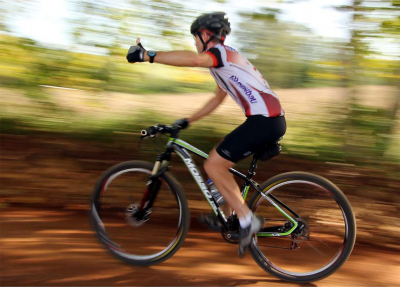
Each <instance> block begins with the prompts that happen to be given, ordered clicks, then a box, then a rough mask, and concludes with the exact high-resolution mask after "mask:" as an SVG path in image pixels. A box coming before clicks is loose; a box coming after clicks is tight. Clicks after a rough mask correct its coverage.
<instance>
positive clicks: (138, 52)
mask: <svg viewBox="0 0 400 287" xmlns="http://www.w3.org/2000/svg"><path fill="white" fill-rule="evenodd" d="M145 52H146V49H145V48H144V47H143V46H142V44H141V43H140V38H137V40H136V46H131V47H130V48H129V51H128V54H127V55H126V59H127V60H128V62H129V63H136V62H144V53H145Z"/></svg>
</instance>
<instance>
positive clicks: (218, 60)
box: [127, 12, 286, 257]
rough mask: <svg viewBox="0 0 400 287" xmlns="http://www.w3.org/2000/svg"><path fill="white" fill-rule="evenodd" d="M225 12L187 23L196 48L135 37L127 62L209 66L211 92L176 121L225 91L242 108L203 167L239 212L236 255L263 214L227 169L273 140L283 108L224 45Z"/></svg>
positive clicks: (213, 104) (212, 105)
mask: <svg viewBox="0 0 400 287" xmlns="http://www.w3.org/2000/svg"><path fill="white" fill-rule="evenodd" d="M225 15H226V14H225V13H223V12H214V13H208V14H203V15H201V16H199V17H198V18H197V19H196V20H195V21H194V22H193V23H192V25H191V27H190V33H191V34H192V35H193V37H194V39H195V44H196V49H197V52H198V53H195V52H191V51H170V52H160V51H157V52H156V51H152V50H149V51H146V50H145V49H144V48H143V46H142V45H141V43H140V39H139V38H138V39H137V41H136V43H137V45H136V46H131V47H130V49H129V52H128V55H127V60H128V62H130V63H135V62H145V61H149V62H150V63H153V62H154V63H160V64H165V65H172V66H181V67H204V68H209V69H210V73H211V75H212V76H213V77H214V79H215V81H216V82H217V85H218V87H217V88H216V90H215V92H214V93H215V96H214V97H213V98H212V99H211V100H210V101H209V102H207V104H205V105H204V106H203V107H202V108H201V109H200V110H199V111H197V112H196V113H195V114H194V115H193V116H192V117H190V118H188V119H186V118H185V119H181V120H177V121H176V122H175V124H176V125H177V126H178V127H179V128H181V129H184V128H186V127H187V126H189V124H193V123H194V122H195V121H197V120H199V119H200V118H202V117H204V116H206V115H208V114H210V113H211V112H212V111H214V110H215V109H216V108H217V107H218V106H219V105H220V104H221V103H222V101H223V100H224V99H225V97H226V95H227V94H229V95H230V96H231V97H232V98H233V100H234V101H235V102H236V103H237V104H238V105H239V106H240V107H241V108H242V109H243V111H244V113H245V115H246V117H247V119H246V121H245V122H244V123H243V124H242V125H240V126H239V127H237V128H236V129H235V130H234V131H232V132H231V133H230V134H228V135H227V136H226V137H225V138H224V139H223V141H222V142H221V143H220V144H219V145H218V146H217V147H216V148H214V149H213V150H212V151H211V152H210V155H209V157H208V159H207V160H206V161H205V163H204V168H205V170H206V172H207V174H208V175H209V177H210V178H211V180H212V181H213V182H214V184H215V186H216V187H217V189H218V191H219V192H220V193H221V194H222V195H223V197H224V198H225V199H226V201H227V202H228V204H229V205H230V206H231V207H232V208H233V209H234V210H235V212H236V214H237V216H238V217H239V223H240V232H239V234H240V237H239V248H238V255H239V256H240V257H243V256H244V254H245V251H246V248H247V247H248V246H249V244H250V243H251V238H252V236H253V234H254V233H256V232H258V231H259V230H260V229H261V227H262V225H263V220H262V219H261V218H259V217H257V216H255V215H253V213H252V212H251V210H250V209H249V208H248V206H247V205H246V204H245V202H244V199H243V197H242V196H241V194H240V189H239V186H238V185H237V183H236V181H235V180H234V178H233V175H232V174H231V173H230V172H229V168H231V167H233V166H234V165H235V164H236V163H237V162H238V161H240V160H242V159H244V158H246V157H247V156H249V155H251V154H253V153H254V152H255V151H257V150H258V149H260V148H261V147H263V146H264V145H266V144H268V143H273V142H276V141H277V140H278V139H279V138H280V137H282V136H283V135H284V134H285V132H286V122H285V117H284V112H283V110H282V107H281V105H280V102H279V99H278V96H277V95H276V94H275V93H274V92H273V91H272V90H271V89H270V87H269V85H268V83H267V81H266V80H265V79H264V77H263V76H262V75H261V74H260V73H259V72H258V70H257V69H256V68H255V67H254V66H253V65H252V64H251V63H250V62H249V61H248V60H247V59H246V58H245V57H244V56H243V55H242V54H241V53H239V52H238V51H236V50H235V49H233V48H231V47H228V46H226V45H224V41H225V38H226V36H227V35H228V34H229V33H230V32H231V28H230V23H229V21H228V19H227V18H225Z"/></svg>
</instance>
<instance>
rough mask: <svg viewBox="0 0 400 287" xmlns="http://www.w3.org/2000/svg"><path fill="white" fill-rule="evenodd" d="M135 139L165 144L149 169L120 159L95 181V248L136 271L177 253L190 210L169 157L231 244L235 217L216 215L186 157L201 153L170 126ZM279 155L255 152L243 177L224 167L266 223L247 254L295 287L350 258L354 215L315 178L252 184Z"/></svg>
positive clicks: (289, 176)
mask: <svg viewBox="0 0 400 287" xmlns="http://www.w3.org/2000/svg"><path fill="white" fill-rule="evenodd" d="M141 134H142V136H141V139H144V138H147V137H150V138H154V137H155V136H157V135H161V134H167V135H169V140H168V143H167V145H166V146H165V150H164V152H162V153H160V154H159V155H158V157H157V160H156V162H155V164H153V163H151V162H144V161H128V162H123V163H121V164H118V165H115V166H113V167H111V168H110V169H109V170H107V171H106V172H105V173H104V174H103V175H102V176H101V178H100V179H99V180H98V182H97V184H96V186H95V188H94V192H93V196H92V200H91V221H92V224H93V226H94V229H95V231H96V233H97V235H98V238H99V239H100V241H101V242H102V244H103V245H104V246H105V247H106V248H107V249H108V250H109V251H110V252H111V253H112V254H113V255H114V256H116V257H117V258H119V259H121V260H123V261H125V262H127V263H129V264H133V265H141V266H149V265H154V264H158V263H161V262H163V261H165V260H167V259H168V258H170V257H171V256H173V255H174V254H175V253H176V252H177V251H178V250H179V248H180V247H181V246H182V244H183V242H184V240H185V237H186V234H187V232H188V229H189V222H190V213H189V207H188V202H187V199H186V196H185V193H184V192H183V189H182V187H181V185H180V184H179V183H178V181H177V180H176V179H175V178H174V177H173V176H172V175H171V173H170V172H169V171H168V170H169V169H170V167H169V163H170V161H171V155H172V154H173V153H175V154H177V155H178V156H179V157H180V158H181V159H182V161H183V162H184V163H185V165H186V167H187V168H188V169H189V171H190V173H191V174H192V176H193V178H194V179H195V181H196V183H197V185H198V186H199V188H200V190H201V191H202V193H203V195H204V197H205V199H206V200H207V202H208V203H209V205H210V207H211V208H212V210H213V211H214V213H215V214H216V215H217V216H218V218H219V220H220V221H221V225H222V227H221V234H222V237H223V239H224V240H225V241H227V242H229V243H232V244H237V243H238V238H239V235H238V234H239V223H238V218H237V216H236V215H235V214H234V213H233V214H232V215H231V216H226V215H224V214H223V212H222V211H221V209H220V207H219V206H218V203H217V201H216V200H214V198H213V196H212V194H211V193H210V190H209V189H208V187H207V185H206V183H205V181H204V179H203V176H202V174H201V172H200V171H199V170H198V168H197V166H196V164H195V162H194V160H193V158H192V157H191V155H190V153H189V152H191V153H194V154H195V155H197V156H199V157H201V158H203V159H206V158H207V157H208V155H207V154H206V153H204V152H203V151H201V150H199V149H197V148H196V147H194V146H192V145H190V144H189V143H187V142H184V141H183V140H180V139H179V129H178V128H176V127H174V126H167V125H158V124H157V125H155V126H152V127H150V128H148V129H147V130H143V131H142V132H141ZM280 150H281V148H280V143H279V141H277V142H275V143H272V144H269V145H267V146H265V147H263V148H262V149H261V150H259V151H257V152H256V153H255V154H254V155H253V158H252V161H251V164H250V168H249V170H248V174H247V175H244V174H242V173H241V172H239V171H237V170H235V169H233V168H231V169H230V172H231V173H233V174H234V175H235V176H238V177H239V178H241V179H243V180H244V183H243V184H242V186H241V192H242V196H243V197H244V199H245V200H246V197H247V195H248V192H249V189H250V187H252V188H253V189H254V190H255V192H254V194H253V196H252V198H251V200H250V202H249V204H248V205H249V207H250V209H251V210H252V211H253V212H256V213H257V214H258V215H260V216H263V217H264V219H265V221H266V224H265V225H264V226H263V228H262V230H260V232H258V233H257V234H255V236H254V237H253V239H252V242H251V246H250V247H249V250H250V253H251V255H252V257H253V259H254V260H255V261H256V262H257V263H258V265H259V266H260V267H261V268H262V269H264V270H265V271H267V272H268V273H270V274H271V275H273V276H276V277H278V278H280V279H283V280H286V281H290V282H298V283H299V282H311V281H316V280H320V279H322V278H325V277H327V276H329V275H331V274H332V273H333V272H335V271H336V270H338V269H339V268H340V267H341V266H342V264H343V263H344V262H345V261H346V260H347V258H348V257H349V256H350V254H351V252H352V249H353V247H354V243H355V238H356V222H355V217H354V213H353V211H352V208H351V205H350V203H349V202H348V200H347V199H346V197H345V195H344V194H343V192H342V191H341V190H340V189H339V188H338V187H337V186H336V185H334V184H333V183H332V182H330V181H328V180H327V179H325V178H323V177H321V176H318V175H314V174H310V173H305V172H288V173H283V174H280V175H277V176H274V177H272V178H270V179H269V180H267V181H265V182H264V183H263V184H261V185H260V184H258V183H257V182H255V181H254V180H253V179H252V177H253V176H254V175H255V169H256V167H257V162H258V160H268V159H270V158H272V157H274V156H276V155H278V154H279V153H280ZM300 247H301V248H300Z"/></svg>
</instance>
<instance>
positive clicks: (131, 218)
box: [125, 203, 151, 227]
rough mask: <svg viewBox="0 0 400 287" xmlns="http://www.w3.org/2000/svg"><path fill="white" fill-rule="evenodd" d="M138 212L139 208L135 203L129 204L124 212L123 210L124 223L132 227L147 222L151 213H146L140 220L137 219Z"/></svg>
mask: <svg viewBox="0 0 400 287" xmlns="http://www.w3.org/2000/svg"><path fill="white" fill-rule="evenodd" d="M138 212H139V208H138V206H137V204H136V203H132V204H130V205H129V206H128V207H127V208H126V210H125V220H126V222H127V223H128V224H129V225H131V226H134V227H138V226H141V225H142V224H143V223H145V222H146V221H147V220H149V215H150V213H151V211H150V210H149V211H147V213H146V215H145V216H143V218H142V219H138V218H137V216H136V215H137V213H138Z"/></svg>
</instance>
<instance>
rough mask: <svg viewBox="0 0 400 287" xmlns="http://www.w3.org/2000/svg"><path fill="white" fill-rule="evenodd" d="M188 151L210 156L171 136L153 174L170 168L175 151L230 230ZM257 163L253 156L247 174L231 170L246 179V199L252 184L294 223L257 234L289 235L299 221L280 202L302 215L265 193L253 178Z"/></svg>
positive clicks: (155, 174) (243, 190)
mask: <svg viewBox="0 0 400 287" xmlns="http://www.w3.org/2000/svg"><path fill="white" fill-rule="evenodd" d="M188 151H190V152H192V153H194V154H196V155H197V156H199V157H201V158H203V159H207V158H208V154H207V153H205V152H203V151H201V150H199V149H198V148H196V147H194V146H192V145H191V144H189V143H187V142H185V141H183V140H180V139H178V138H173V137H171V138H169V141H168V143H167V146H166V152H165V153H163V154H161V155H159V156H158V158H157V161H156V163H155V165H154V169H153V172H152V176H158V174H160V173H162V172H164V171H165V170H167V169H168V164H169V161H170V158H171V153H172V152H175V153H176V154H177V155H178V156H179V157H180V158H181V159H182V161H183V162H184V163H185V165H186V167H187V168H188V169H189V171H190V173H191V174H192V176H193V178H194V180H195V181H196V182H197V185H198V186H199V188H200V190H201V191H202V193H203V195H204V197H205V199H206V200H207V202H208V203H209V205H210V207H211V208H212V210H213V211H214V213H215V214H216V215H217V216H218V217H219V219H220V221H221V223H222V224H223V225H224V227H225V230H229V227H228V224H227V219H226V217H225V215H224V214H223V212H222V211H221V209H220V208H219V206H218V203H217V202H216V201H215V200H214V198H213V196H212V195H211V192H210V190H209V189H208V187H207V185H206V183H205V181H204V179H203V176H202V174H201V172H200V171H199V170H198V168H197V166H196V164H195V162H194V161H193V158H192V157H191V155H190V153H189V152H188ZM256 163H257V159H256V158H254V157H253V160H252V163H251V165H250V169H249V171H248V175H247V176H246V175H244V174H242V173H241V172H239V171H237V170H235V169H233V168H230V170H229V171H230V172H231V173H233V174H234V175H235V176H238V177H240V178H241V179H243V180H245V182H244V183H243V185H242V190H241V193H242V196H243V198H244V200H246V197H247V194H248V191H249V188H250V186H252V187H253V188H254V189H255V190H256V191H257V192H259V193H260V194H261V196H262V197H264V198H265V199H266V200H268V201H269V202H270V203H271V204H272V205H273V206H274V207H275V208H276V209H278V210H279V211H280V212H281V213H282V214H283V215H284V216H285V217H286V218H287V219H289V221H290V222H292V223H293V227H292V228H290V230H289V231H287V232H277V231H273V232H264V231H263V232H258V233H257V235H258V236H269V237H271V236H273V237H281V236H288V235H290V234H291V233H292V232H293V231H294V230H295V229H296V228H297V226H298V223H297V221H296V220H295V219H293V218H292V217H291V216H290V215H288V214H287V213H286V212H285V211H284V210H283V209H282V208H281V207H280V206H279V205H278V204H280V205H281V206H283V207H284V208H286V209H287V210H288V211H289V212H290V213H292V214H293V215H294V216H295V217H300V216H299V215H298V214H296V213H295V212H294V211H293V210H292V209H290V208H289V207H288V206H287V205H285V204H284V203H283V202H281V201H280V200H279V199H277V198H276V197H275V196H273V195H267V194H265V193H264V192H263V191H262V190H261V189H260V185H259V184H258V183H257V182H255V181H254V180H252V179H251V178H252V177H253V176H254V175H255V172H254V170H255V169H256ZM276 202H277V203H278V204H277V203H276ZM151 205H152V202H151ZM270 229H271V228H270ZM272 229H273V228H272Z"/></svg>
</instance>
